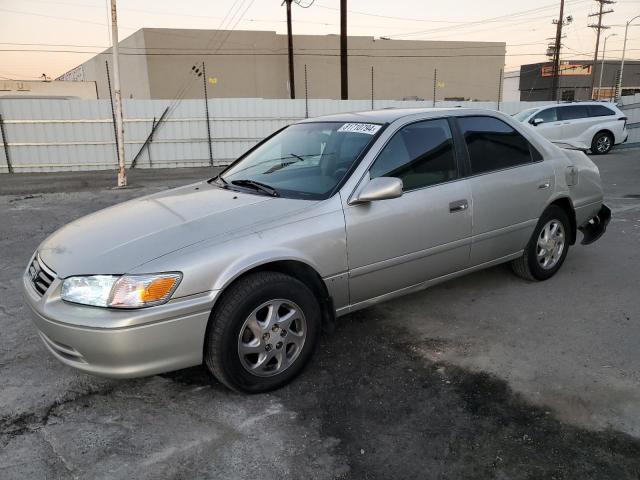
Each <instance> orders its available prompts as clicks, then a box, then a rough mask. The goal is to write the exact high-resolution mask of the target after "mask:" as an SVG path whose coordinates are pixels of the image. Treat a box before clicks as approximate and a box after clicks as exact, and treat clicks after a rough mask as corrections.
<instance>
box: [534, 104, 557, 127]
mask: <svg viewBox="0 0 640 480" xmlns="http://www.w3.org/2000/svg"><path fill="white" fill-rule="evenodd" d="M557 112H558V109H557V108H555V107H554V108H545V109H544V110H540V111H539V112H538V113H536V114H535V115H534V116H533V118H532V120H533V119H536V118H541V119H542V120H544V123H549V122H556V121H557V120H558V113H557Z"/></svg>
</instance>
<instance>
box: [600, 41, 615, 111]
mask: <svg viewBox="0 0 640 480" xmlns="http://www.w3.org/2000/svg"><path fill="white" fill-rule="evenodd" d="M615 36H616V34H615V33H612V34H611V35H607V36H606V37H604V45H603V46H602V62H601V63H600V81H599V82H598V100H600V94H601V93H602V74H603V73H604V58H605V55H606V53H607V40H609V38H611V37H615Z"/></svg>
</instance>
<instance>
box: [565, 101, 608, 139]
mask: <svg viewBox="0 0 640 480" xmlns="http://www.w3.org/2000/svg"><path fill="white" fill-rule="evenodd" d="M557 108H558V117H559V118H560V120H562V137H563V139H564V140H577V139H579V138H580V137H581V136H582V134H584V133H585V132H586V131H587V130H589V128H591V126H592V125H594V124H596V123H598V120H597V119H594V118H592V117H590V116H589V107H588V106H587V105H564V106H561V107H557Z"/></svg>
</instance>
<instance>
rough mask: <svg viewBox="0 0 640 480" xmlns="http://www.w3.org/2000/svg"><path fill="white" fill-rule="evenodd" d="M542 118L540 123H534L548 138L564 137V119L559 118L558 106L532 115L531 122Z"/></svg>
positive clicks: (559, 138) (553, 139) (539, 131)
mask: <svg viewBox="0 0 640 480" xmlns="http://www.w3.org/2000/svg"><path fill="white" fill-rule="evenodd" d="M537 118H539V119H541V120H542V121H543V122H542V123H539V124H538V125H534V124H533V123H532V125H533V126H534V128H535V129H536V131H537V132H538V133H539V134H540V135H542V136H543V137H544V138H546V139H547V140H551V141H555V140H562V139H563V129H562V121H561V120H560V119H559V118H558V109H557V108H556V107H551V108H545V109H543V110H540V111H539V112H538V113H536V114H535V115H534V116H533V117H531V120H530V121H531V122H533V121H534V120H535V119H537Z"/></svg>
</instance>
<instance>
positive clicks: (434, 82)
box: [433, 68, 438, 107]
mask: <svg viewBox="0 0 640 480" xmlns="http://www.w3.org/2000/svg"><path fill="white" fill-rule="evenodd" d="M437 85H438V69H437V68H434V69H433V106H434V107H435V106H436V87H437Z"/></svg>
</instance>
